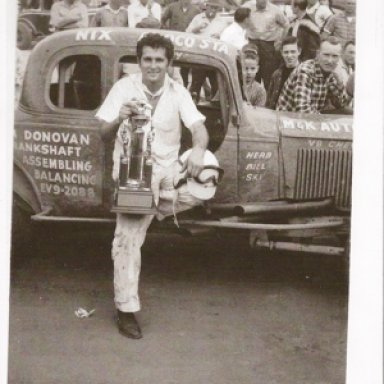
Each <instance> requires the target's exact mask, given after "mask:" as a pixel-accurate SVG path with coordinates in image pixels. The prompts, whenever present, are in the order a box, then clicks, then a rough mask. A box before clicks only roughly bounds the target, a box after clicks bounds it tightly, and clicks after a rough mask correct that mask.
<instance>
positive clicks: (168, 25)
mask: <svg viewBox="0 0 384 384" xmlns="http://www.w3.org/2000/svg"><path fill="white" fill-rule="evenodd" d="M199 13H200V9H199V8H197V7H196V6H194V5H192V4H191V0H179V1H178V2H176V3H172V4H169V5H168V6H167V7H166V8H165V9H164V12H163V16H162V18H161V24H162V26H163V28H165V29H171V30H173V31H182V32H185V30H186V29H187V28H188V25H189V24H190V23H191V21H192V20H193V18H194V17H195V16H196V15H198V14H199ZM180 75H181V77H182V79H183V84H184V87H186V88H187V87H188V75H189V69H188V68H180Z"/></svg>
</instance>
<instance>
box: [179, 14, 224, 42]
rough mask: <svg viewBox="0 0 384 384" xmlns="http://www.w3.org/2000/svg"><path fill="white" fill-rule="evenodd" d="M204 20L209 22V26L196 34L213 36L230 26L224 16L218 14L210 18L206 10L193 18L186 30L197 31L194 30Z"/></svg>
mask: <svg viewBox="0 0 384 384" xmlns="http://www.w3.org/2000/svg"><path fill="white" fill-rule="evenodd" d="M203 22H208V24H207V26H206V27H205V28H203V29H201V30H200V32H197V33H196V34H198V35H201V36H207V37H213V36H216V35H218V36H220V34H221V33H222V32H223V30H224V29H225V28H226V27H227V26H228V21H226V20H225V19H224V18H223V17H220V16H219V15H218V14H217V15H216V16H215V17H214V18H213V19H212V20H209V19H208V17H207V15H206V14H205V12H202V13H199V14H198V15H196V16H195V17H194V18H193V19H192V21H191V23H190V24H189V25H188V28H187V29H186V32H191V33H195V32H193V30H194V29H195V28H196V27H198V26H200V25H201V24H202V23H203Z"/></svg>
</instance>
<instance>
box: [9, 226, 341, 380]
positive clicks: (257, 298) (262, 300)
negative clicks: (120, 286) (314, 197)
mask: <svg viewBox="0 0 384 384" xmlns="http://www.w3.org/2000/svg"><path fill="white" fill-rule="evenodd" d="M39 233H40V236H39V240H38V242H37V246H36V249H35V251H34V254H29V255H28V256H25V255H18V257H17V258H15V262H14V265H13V268H12V274H11V301H10V335H9V338H10V345H9V383H10V384H52V383H55V384H61V383H63V384H67V383H73V384H86V383H92V384H122V383H124V384H135V383H137V384H173V383H175V384H176V383H177V384H201V383H204V384H205V383H209V384H230V383H231V384H232V383H238V384H255V383H257V384H304V383H305V384H341V383H344V382H345V364H346V354H345V351H346V325H347V297H348V290H347V287H348V279H347V268H348V267H347V264H346V262H345V260H342V259H335V258H333V257H321V256H317V255H316V256H314V255H297V254H293V253H274V254H270V253H262V252H260V251H259V252H255V251H249V250H248V248H247V247H246V246H245V245H240V243H239V242H238V241H234V240H233V239H229V238H225V239H220V238H217V239H215V240H213V241H212V239H185V238H181V237H178V236H172V237H167V236H166V235H153V236H150V237H149V238H148V241H147V242H146V244H145V246H144V252H143V267H142V279H141V287H140V289H141V299H142V305H143V309H142V311H141V312H139V314H138V319H139V322H140V324H141V326H142V330H143V334H144V338H143V339H141V340H130V339H127V338H124V337H123V336H121V335H120V334H119V333H118V332H117V329H116V326H115V323H114V314H115V311H114V305H113V285H112V261H111V259H110V242H111V239H112V228H110V227H108V228H105V227H104V228H96V229H95V228H93V229H88V230H81V231H77V230H74V231H72V233H69V231H68V228H60V227H58V228H56V229H54V230H51V229H50V228H49V227H45V228H43V230H40V231H39ZM78 307H84V308H86V309H95V313H94V315H93V316H92V317H90V318H86V319H79V318H77V317H76V316H75V314H74V311H75V310H76V309H77V308H78Z"/></svg>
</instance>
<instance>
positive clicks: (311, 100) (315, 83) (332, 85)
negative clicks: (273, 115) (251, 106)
mask: <svg viewBox="0 0 384 384" xmlns="http://www.w3.org/2000/svg"><path fill="white" fill-rule="evenodd" d="M349 101H350V97H349V96H348V95H347V93H346V91H345V88H344V86H343V84H339V83H338V82H337V80H336V78H335V76H333V74H332V73H329V74H325V73H324V72H323V71H322V70H321V68H320V65H319V63H318V62H317V61H316V60H308V61H305V62H304V63H301V64H299V66H298V67H297V68H296V69H295V70H294V71H293V72H292V73H291V75H290V76H289V77H288V80H287V81H286V82H285V84H284V87H283V90H282V92H281V94H280V97H279V100H278V102H277V107H276V110H278V111H290V112H304V113H320V112H321V111H323V110H324V109H325V108H326V107H327V105H329V102H331V103H332V105H333V106H334V107H336V108H342V107H344V106H346V105H347V104H348V102H349Z"/></svg>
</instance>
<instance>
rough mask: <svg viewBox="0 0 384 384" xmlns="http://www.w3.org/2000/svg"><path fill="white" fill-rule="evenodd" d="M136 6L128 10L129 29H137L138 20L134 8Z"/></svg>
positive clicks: (131, 6)
mask: <svg viewBox="0 0 384 384" xmlns="http://www.w3.org/2000/svg"><path fill="white" fill-rule="evenodd" d="M134 7H135V5H134V4H132V5H130V6H129V7H128V8H127V10H128V27H129V28H135V27H136V18H135V12H134V9H135V8H134Z"/></svg>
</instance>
